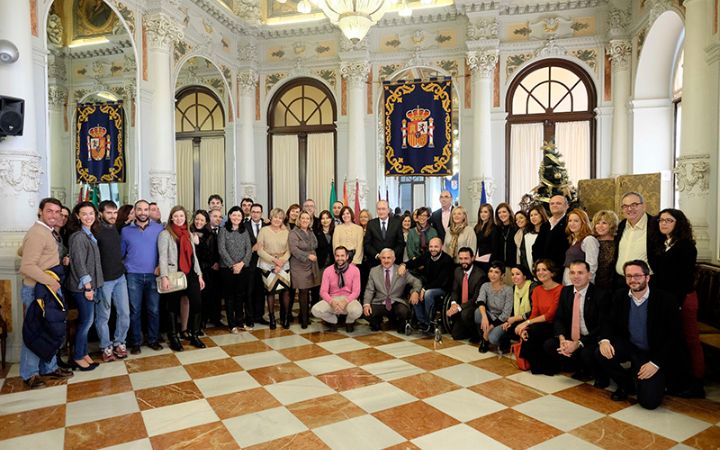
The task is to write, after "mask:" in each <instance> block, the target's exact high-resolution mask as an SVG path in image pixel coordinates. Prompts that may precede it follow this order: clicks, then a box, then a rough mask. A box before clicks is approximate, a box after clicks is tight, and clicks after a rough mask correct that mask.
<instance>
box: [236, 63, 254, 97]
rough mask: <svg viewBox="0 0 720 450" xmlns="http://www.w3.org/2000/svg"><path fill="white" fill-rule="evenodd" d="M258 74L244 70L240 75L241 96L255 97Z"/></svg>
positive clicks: (251, 70) (238, 77)
mask: <svg viewBox="0 0 720 450" xmlns="http://www.w3.org/2000/svg"><path fill="white" fill-rule="evenodd" d="M257 81H258V73H257V71H255V70H253V69H248V70H243V71H241V72H239V73H238V76H237V83H238V87H239V88H240V94H245V95H254V94H255V87H256V86H257Z"/></svg>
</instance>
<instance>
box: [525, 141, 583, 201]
mask: <svg viewBox="0 0 720 450" xmlns="http://www.w3.org/2000/svg"><path fill="white" fill-rule="evenodd" d="M542 151H543V159H542V162H541V163H540V169H539V170H538V175H539V177H540V184H538V185H537V186H535V187H534V188H533V189H532V191H530V194H531V195H532V199H533V202H534V203H544V204H545V205H546V206H547V204H548V203H550V197H552V196H554V195H562V196H564V197H565V198H566V199H567V200H568V203H569V204H571V205H572V204H574V203H576V202H577V190H576V189H575V186H573V184H572V182H571V181H570V178H568V174H567V169H566V168H565V163H564V162H563V161H562V155H561V154H560V152H559V151H558V150H557V147H555V143H554V142H545V143H543V146H542Z"/></svg>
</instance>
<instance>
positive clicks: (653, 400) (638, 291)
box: [595, 259, 681, 409]
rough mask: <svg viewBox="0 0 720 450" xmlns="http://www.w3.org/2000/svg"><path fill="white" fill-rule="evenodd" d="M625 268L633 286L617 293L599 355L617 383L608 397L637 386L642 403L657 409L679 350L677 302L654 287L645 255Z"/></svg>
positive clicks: (618, 398)
mask: <svg viewBox="0 0 720 450" xmlns="http://www.w3.org/2000/svg"><path fill="white" fill-rule="evenodd" d="M623 272H624V273H625V282H626V283H627V286H628V287H629V288H630V290H629V291H624V290H619V291H617V292H616V293H615V296H614V297H613V302H612V305H611V307H610V311H609V313H608V316H607V318H606V319H605V320H604V321H603V323H602V325H601V329H600V335H599V338H600V341H599V348H598V351H597V352H596V353H595V357H596V358H597V360H598V361H599V362H600V364H601V365H602V366H603V367H604V368H605V370H606V371H607V373H608V374H609V375H610V377H611V378H612V379H613V380H615V382H616V383H617V385H618V388H617V390H616V391H615V392H613V393H612V395H611V397H610V398H612V399H613V400H616V401H621V400H625V399H626V398H627V396H628V394H630V393H632V392H637V398H638V403H640V406H642V407H643V408H646V409H655V408H657V407H658V406H659V405H660V403H662V399H663V395H664V393H665V384H666V378H667V377H668V374H669V373H670V372H671V369H672V368H673V366H675V365H676V364H677V361H678V358H679V356H680V353H681V350H680V348H679V347H680V346H679V344H680V342H681V340H680V330H679V325H680V320H679V319H678V317H679V311H678V307H677V302H676V301H675V300H674V299H673V297H672V296H671V295H670V294H668V293H666V292H663V291H660V290H658V289H653V290H652V292H651V291H650V288H649V287H648V282H649V281H650V268H649V267H648V265H647V263H646V262H645V261H642V260H639V259H635V260H631V261H628V262H626V263H624V264H623Z"/></svg>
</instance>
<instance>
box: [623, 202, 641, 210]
mask: <svg viewBox="0 0 720 450" xmlns="http://www.w3.org/2000/svg"><path fill="white" fill-rule="evenodd" d="M640 205H642V203H638V202H635V203H630V204H629V205H622V209H636V208H637V207H638V206H640Z"/></svg>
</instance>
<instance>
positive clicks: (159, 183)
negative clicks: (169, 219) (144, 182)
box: [149, 170, 177, 203]
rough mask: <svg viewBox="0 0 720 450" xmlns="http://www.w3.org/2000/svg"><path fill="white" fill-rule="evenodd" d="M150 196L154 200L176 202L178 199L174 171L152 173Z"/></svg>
mask: <svg viewBox="0 0 720 450" xmlns="http://www.w3.org/2000/svg"><path fill="white" fill-rule="evenodd" d="M149 175H150V196H151V197H153V199H162V200H168V201H170V202H171V203H174V202H175V198H176V197H177V190H176V186H177V184H176V181H175V180H176V178H175V172H174V171H159V170H158V171H150V173H149Z"/></svg>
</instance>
